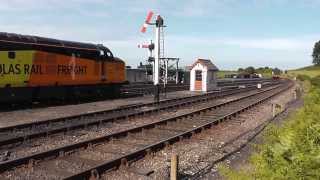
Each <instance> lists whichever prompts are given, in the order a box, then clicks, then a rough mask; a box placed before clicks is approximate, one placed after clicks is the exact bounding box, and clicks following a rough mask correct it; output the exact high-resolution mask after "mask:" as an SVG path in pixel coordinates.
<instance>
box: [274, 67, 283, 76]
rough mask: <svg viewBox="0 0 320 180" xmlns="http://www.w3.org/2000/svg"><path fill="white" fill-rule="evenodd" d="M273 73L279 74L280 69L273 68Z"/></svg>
mask: <svg viewBox="0 0 320 180" xmlns="http://www.w3.org/2000/svg"><path fill="white" fill-rule="evenodd" d="M272 71H273V73H274V75H280V74H281V70H280V69H279V68H274V69H273V70H272Z"/></svg>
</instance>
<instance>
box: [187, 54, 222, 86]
mask: <svg viewBox="0 0 320 180" xmlns="http://www.w3.org/2000/svg"><path fill="white" fill-rule="evenodd" d="M218 70H219V69H218V68H217V67H216V66H215V65H214V64H213V63H212V62H211V61H210V60H209V59H198V60H197V61H196V62H195V63H193V65H192V66H191V72H190V91H203V92H207V91H212V90H214V89H215V88H216V87H217V80H216V79H217V71H218Z"/></svg>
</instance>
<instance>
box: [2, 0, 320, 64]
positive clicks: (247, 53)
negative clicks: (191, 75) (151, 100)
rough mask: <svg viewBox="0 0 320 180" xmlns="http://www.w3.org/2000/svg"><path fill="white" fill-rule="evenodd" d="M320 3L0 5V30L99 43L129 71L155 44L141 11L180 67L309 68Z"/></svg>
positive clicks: (55, 0)
mask: <svg viewBox="0 0 320 180" xmlns="http://www.w3.org/2000/svg"><path fill="white" fill-rule="evenodd" d="M319 9H320V0H176V1H172V0H157V1H156V0H1V3H0V12H1V15H0V31H1V32H11V33H18V34H27V35H38V36H44V37H50V38H57V39H63V40H72V41H79V42H90V43H103V44H104V45H105V46H106V47H108V48H109V49H111V51H112V52H113V54H114V55H115V56H117V57H120V58H121V59H123V60H125V62H126V64H127V65H130V66H132V67H136V66H137V65H138V64H139V62H143V63H144V62H145V59H146V58H147V50H146V49H139V48H138V46H137V45H138V44H141V43H145V42H149V41H150V40H152V39H154V28H153V27H152V26H149V27H148V29H147V33H145V34H143V33H141V32H140V28H141V26H142V24H143V23H144V20H145V17H146V15H147V12H148V11H150V10H152V11H153V12H155V13H156V14H160V15H161V16H162V17H163V18H164V22H165V25H167V27H166V28H165V55H166V57H178V58H180V59H181V60H180V63H181V66H185V65H190V64H192V63H193V62H194V61H195V60H196V59H197V58H204V59H211V60H212V61H213V62H214V63H215V64H216V65H217V66H218V67H219V68H220V69H228V70H232V69H238V68H240V67H242V68H243V67H248V66H254V67H261V66H262V67H265V66H269V67H278V68H281V69H294V68H299V67H303V66H308V65H311V62H312V57H311V54H312V49H313V46H314V43H315V42H316V41H318V40H320V23H319V18H320V10H319Z"/></svg>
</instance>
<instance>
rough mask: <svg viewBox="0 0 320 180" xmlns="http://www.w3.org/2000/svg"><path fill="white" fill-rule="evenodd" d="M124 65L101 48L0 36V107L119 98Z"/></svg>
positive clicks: (39, 38) (25, 37)
mask: <svg viewBox="0 0 320 180" xmlns="http://www.w3.org/2000/svg"><path fill="white" fill-rule="evenodd" d="M124 82H125V63H124V62H123V61H122V60H120V59H119V58H115V57H113V54H112V52H111V51H110V50H109V49H108V48H107V47H105V46H103V45H95V44H89V43H79V42H71V41H62V40H56V39H49V38H43V37H36V36H26V35H18V34H10V33H0V103H11V102H20V101H33V100H39V99H75V98H78V97H92V96H104V97H105V96H108V97H115V96H118V95H119V88H120V86H121V84H123V83H124Z"/></svg>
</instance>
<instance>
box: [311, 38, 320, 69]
mask: <svg viewBox="0 0 320 180" xmlns="http://www.w3.org/2000/svg"><path fill="white" fill-rule="evenodd" d="M312 57H313V61H312V63H313V64H314V65H320V41H318V42H316V43H315V44H314V48H313V53H312Z"/></svg>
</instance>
